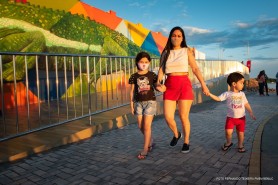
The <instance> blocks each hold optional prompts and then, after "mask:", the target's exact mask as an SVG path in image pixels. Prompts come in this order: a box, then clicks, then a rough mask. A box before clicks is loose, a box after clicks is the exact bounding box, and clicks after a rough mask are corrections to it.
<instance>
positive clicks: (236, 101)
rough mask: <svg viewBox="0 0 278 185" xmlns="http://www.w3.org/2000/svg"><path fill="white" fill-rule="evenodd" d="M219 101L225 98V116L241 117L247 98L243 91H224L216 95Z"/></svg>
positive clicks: (243, 113)
mask: <svg viewBox="0 0 278 185" xmlns="http://www.w3.org/2000/svg"><path fill="white" fill-rule="evenodd" d="M218 97H219V98H220V100H221V101H224V100H227V108H228V110H227V116H228V117H231V118H241V117H243V116H245V106H244V105H245V104H246V103H248V100H247V98H246V96H245V94H244V92H241V91H240V92H238V93H235V92H232V91H226V92H224V93H222V94H221V95H220V96H218Z"/></svg>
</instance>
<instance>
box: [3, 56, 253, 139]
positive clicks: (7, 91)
mask: <svg viewBox="0 0 278 185" xmlns="http://www.w3.org/2000/svg"><path fill="white" fill-rule="evenodd" d="M197 63H198V65H199V67H200V70H201V72H202V73H203V76H204V78H205V80H209V79H212V78H217V77H219V76H222V75H225V74H228V73H230V72H232V71H240V72H243V73H248V71H247V69H248V68H247V69H246V67H245V66H243V65H242V64H241V63H240V62H237V61H204V60H202V61H197ZM158 66H159V58H153V59H152V62H151V70H153V71H155V72H157V70H158ZM135 71H136V67H135V62H134V57H124V56H100V55H76V54H49V53H9V52H0V86H1V91H0V93H1V94H0V101H1V104H0V109H1V112H0V113H1V116H0V141H3V140H7V139H10V138H13V137H17V136H20V135H24V134H27V133H30V132H34V131H38V130H42V129H45V128H49V127H53V126H57V125H60V124H64V123H68V122H71V121H74V120H78V119H82V118H87V117H89V124H90V125H93V124H94V120H92V119H91V117H92V115H95V114H98V113H101V112H104V111H108V110H111V109H115V108H119V107H121V106H125V105H127V104H129V103H130V95H129V90H130V85H129V84H128V79H129V77H130V75H131V74H132V73H134V72H135ZM190 78H191V80H192V82H193V84H194V83H197V79H196V78H195V77H194V76H193V74H192V72H190ZM157 95H160V94H159V93H157Z"/></svg>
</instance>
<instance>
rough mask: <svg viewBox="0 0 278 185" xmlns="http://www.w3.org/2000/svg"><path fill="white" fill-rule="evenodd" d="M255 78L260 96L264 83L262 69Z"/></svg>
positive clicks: (262, 93) (262, 94) (262, 92)
mask: <svg viewBox="0 0 278 185" xmlns="http://www.w3.org/2000/svg"><path fill="white" fill-rule="evenodd" d="M257 79H258V83H259V94H260V96H264V85H265V76H264V71H260V73H259V75H258V77H257Z"/></svg>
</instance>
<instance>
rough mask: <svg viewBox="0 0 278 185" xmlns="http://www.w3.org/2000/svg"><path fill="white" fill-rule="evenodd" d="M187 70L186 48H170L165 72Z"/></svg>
mask: <svg viewBox="0 0 278 185" xmlns="http://www.w3.org/2000/svg"><path fill="white" fill-rule="evenodd" d="M174 72H188V54H187V48H180V49H176V50H171V51H170V54H169V57H168V59H167V61H166V66H165V73H166V74H168V73H174Z"/></svg>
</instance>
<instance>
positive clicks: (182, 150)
mask: <svg viewBox="0 0 278 185" xmlns="http://www.w3.org/2000/svg"><path fill="white" fill-rule="evenodd" d="M188 152H189V145H188V144H186V143H184V144H183V146H182V149H181V153H188Z"/></svg>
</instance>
